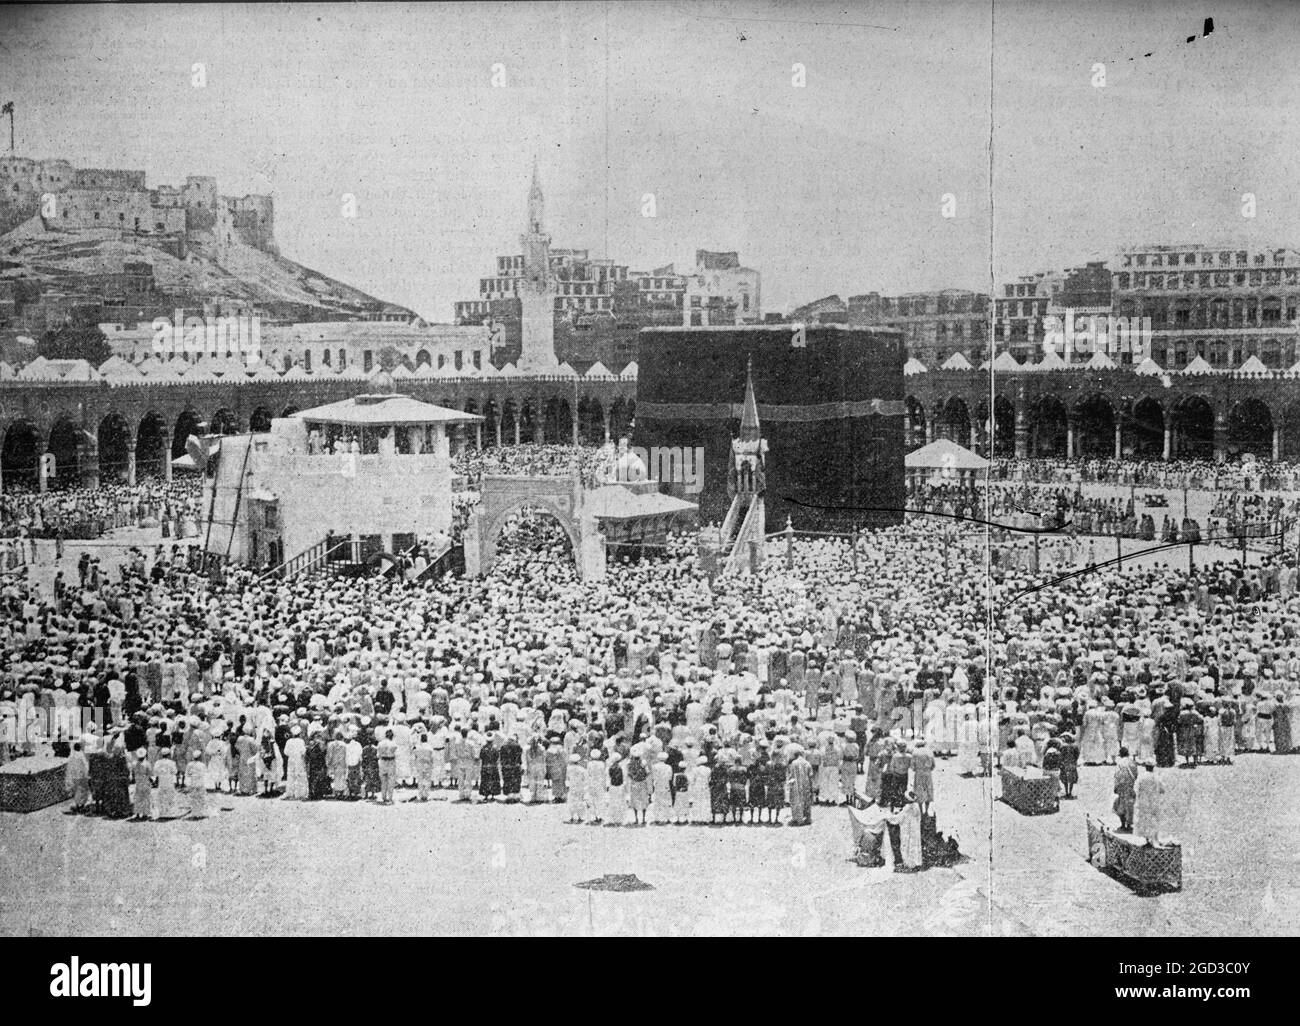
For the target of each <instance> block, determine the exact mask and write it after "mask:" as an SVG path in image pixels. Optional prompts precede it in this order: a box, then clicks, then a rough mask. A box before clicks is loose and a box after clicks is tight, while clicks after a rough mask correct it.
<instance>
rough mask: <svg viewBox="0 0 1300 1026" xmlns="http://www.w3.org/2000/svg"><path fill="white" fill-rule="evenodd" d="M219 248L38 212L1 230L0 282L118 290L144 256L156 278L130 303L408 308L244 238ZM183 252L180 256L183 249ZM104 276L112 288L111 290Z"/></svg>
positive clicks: (317, 316)
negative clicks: (65, 223)
mask: <svg viewBox="0 0 1300 1026" xmlns="http://www.w3.org/2000/svg"><path fill="white" fill-rule="evenodd" d="M213 249H214V247H211V246H204V245H202V244H190V245H188V246H187V247H185V248H184V249H182V248H181V246H180V245H179V244H178V241H177V240H176V239H174V238H171V239H168V238H165V237H164V238H158V237H154V236H147V235H140V236H135V235H133V234H131V233H125V232H121V231H118V230H108V229H99V228H80V227H79V228H51V227H47V226H46V223H45V222H43V221H42V219H41V218H40V217H33V218H30V219H28V220H27V221H24V222H23V223H22V224H20V225H18V226H17V227H16V228H14V229H13V230H12V231H10V232H8V233H6V234H4V235H0V282H3V281H5V280H10V281H12V280H14V279H26V282H25V284H24V285H23V286H22V289H21V291H22V292H24V293H26V294H27V295H28V296H29V297H30V295H31V294H32V293H33V292H35V291H37V290H39V292H40V293H42V294H45V293H64V294H66V295H69V296H74V297H82V296H85V297H96V296H100V297H107V296H111V295H113V294H114V293H113V282H112V278H111V277H110V278H108V279H106V278H104V277H103V276H121V275H122V274H123V272H124V271H125V270H126V265H128V264H132V263H145V264H149V265H151V266H152V268H153V281H152V285H151V286H146V288H147V289H148V291H147V292H146V293H145V294H140V293H138V292H133V293H129V294H126V295H124V296H122V298H123V299H124V300H125V301H126V303H127V304H128V305H129V306H130V307H140V306H143V307H148V308H151V309H152V308H156V309H166V308H167V307H169V306H183V307H188V308H194V307H199V308H201V307H202V306H203V304H204V302H206V301H212V300H232V301H242V302H251V303H256V304H257V305H258V308H259V309H260V310H262V312H263V313H264V315H266V316H269V317H273V318H279V317H295V318H299V319H304V320H328V319H345V318H350V317H359V316H365V315H367V314H377V313H379V312H380V311H386V312H388V313H390V314H394V313H406V314H407V315H408V316H414V315H413V314H411V313H410V311H405V310H404V308H401V307H396V306H394V305H393V304H390V303H387V302H386V301H384V300H381V299H378V298H376V297H375V296H372V295H369V294H368V293H365V292H362V291H361V290H360V289H356V288H353V287H352V286H350V285H346V284H344V283H343V282H340V281H336V280H335V279H333V278H330V277H328V276H326V275H324V274H321V273H319V272H317V271H314V270H312V269H310V268H308V267H304V266H303V265H302V264H299V263H296V262H295V261H293V260H289V259H288V258H286V257H282V256H278V255H275V254H273V253H268V252H265V251H263V250H260V249H256V248H254V247H252V246H249V245H247V244H246V243H244V242H242V241H240V240H239V239H238V238H235V239H233V240H232V241H230V242H228V243H226V244H224V245H222V246H221V247H220V250H219V252H213ZM181 252H183V253H184V258H183V259H182V258H181V257H180V256H178V253H181ZM105 282H108V289H107V291H106V290H105Z"/></svg>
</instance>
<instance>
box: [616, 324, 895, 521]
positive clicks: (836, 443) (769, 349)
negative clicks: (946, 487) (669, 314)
mask: <svg viewBox="0 0 1300 1026" xmlns="http://www.w3.org/2000/svg"><path fill="white" fill-rule="evenodd" d="M903 360H904V354H903V339H902V333H901V332H899V331H897V330H895V329H890V328H850V327H843V326H840V325H806V326H800V325H795V324H770V325H761V326H760V325H737V326H734V327H731V326H726V327H698V328H645V329H643V330H642V331H641V333H640V335H639V336H638V354H637V368H638V370H637V399H636V417H635V426H634V430H633V437H632V443H633V445H635V446H638V447H640V448H641V449H643V450H645V452H646V453H647V454H648V455H649V459H648V460H647V462H648V464H649V468H650V473H651V475H652V476H655V475H656V470H657V468H658V467H660V466H666V465H667V461H666V460H657V459H656V450H658V451H665V450H667V451H673V450H674V449H675V447H681V450H683V451H687V450H690V449H694V448H696V447H702V448H703V450H704V470H703V482H702V489H701V490H699V491H697V492H692V491H688V490H687V486H684V485H683V484H682V482H680V481H675V480H667V479H666V478H667V476H668V475H665V474H659V475H658V476H659V478H660V481H661V488H662V489H663V490H664V491H668V492H670V493H672V494H675V495H679V496H682V497H684V498H688V499H690V500H691V501H692V502H696V503H698V504H699V507H700V520H701V522H702V523H713V522H717V523H721V522H722V520H723V519H724V518H725V517H726V515H727V509H728V507H729V505H730V502H731V497H730V495H729V493H728V484H727V474H728V467H729V461H730V459H731V441H732V439H733V438H735V437H736V434H737V432H738V430H739V424H740V413H741V407H742V403H743V401H744V396H745V380H746V378H745V375H746V367H747V366H749V367H751V368H752V371H751V374H752V380H753V383H754V396H755V399H756V401H757V405H758V415H759V424H760V433H761V435H762V437H763V438H764V439H765V440H766V442H767V445H768V452H767V457H766V465H765V471H766V474H765V477H766V494H765V505H766V507H767V525H768V526H767V530H768V531H769V532H775V531H778V530H781V529H783V528H784V527H785V523H786V518H787V517H789V519H790V520H791V522H792V523H793V524H794V527H795V528H796V529H797V530H804V531H848V530H851V529H853V528H855V527H877V526H884V525H887V524H897V523H901V522H902V519H903V514H902V510H903V506H904V471H903V410H904V392H903Z"/></svg>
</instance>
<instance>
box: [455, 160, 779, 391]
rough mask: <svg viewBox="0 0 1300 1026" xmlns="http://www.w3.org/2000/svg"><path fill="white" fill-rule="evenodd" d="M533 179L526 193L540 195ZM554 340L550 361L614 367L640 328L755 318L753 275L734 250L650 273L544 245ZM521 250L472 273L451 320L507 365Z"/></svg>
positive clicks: (514, 334) (631, 348)
mask: <svg viewBox="0 0 1300 1026" xmlns="http://www.w3.org/2000/svg"><path fill="white" fill-rule="evenodd" d="M540 188H541V187H540V185H539V184H538V183H537V181H536V180H534V183H533V191H532V192H530V206H531V205H532V204H533V202H534V193H535V194H537V195H540ZM546 259H547V261H548V265H549V268H550V279H551V282H552V286H553V290H554V295H553V304H554V311H553V318H554V342H555V348H556V356H557V359H558V360H561V361H565V362H568V363H571V364H573V365H574V366H576V367H579V368H581V366H582V365H584V364H586V365H589V364H592V363H594V362H596V361H597V360H599V361H600V362H602V363H604V364H605V365H606V366H608V367H610V368H611V369H613V370H618V369H620V368H621V367H622V366H624V365H625V364H627V363H628V362H629V361H630V360H632V359H634V357H635V353H636V333H637V332H638V331H640V330H641V329H642V328H645V327H659V326H663V327H670V326H689V325H692V324H694V325H709V324H715V325H716V324H741V323H759V322H761V321H762V319H763V315H762V300H761V276H760V274H759V272H758V271H756V270H754V269H753V268H750V267H743V266H741V263H740V258H739V254H737V253H734V252H713V251H711V250H703V249H701V250H696V253H695V267H694V269H693V270H690V271H679V270H678V269H677V268H676V267H674V265H672V264H668V265H666V266H664V267H657V268H655V269H653V270H650V271H636V270H630V269H629V268H628V265H626V264H620V263H617V262H615V261H614V260H610V259H603V258H597V257H593V256H592V255H591V253H590V251H589V250H585V249H556V248H549V247H548V253H547V257H546ZM526 263H527V261H526V259H525V256H524V254H522V253H519V254H509V255H502V256H498V257H497V258H496V268H495V273H494V274H492V275H491V276H489V277H485V278H480V279H479V294H478V296H477V297H476V298H474V299H467V300H461V301H458V302H457V303H456V304H455V307H454V309H455V322H456V323H457V324H461V325H470V324H481V325H486V326H488V327H489V329H490V330H491V332H492V334H493V337H494V339H496V341H495V342H494V344H493V350H494V358H495V359H496V360H497V362H498V363H509V362H512V361H515V360H517V359H518V358H519V356H520V354H521V352H522V335H523V332H522V328H521V324H522V302H521V296H522V293H523V290H524V283H525V281H526V274H525V264H526Z"/></svg>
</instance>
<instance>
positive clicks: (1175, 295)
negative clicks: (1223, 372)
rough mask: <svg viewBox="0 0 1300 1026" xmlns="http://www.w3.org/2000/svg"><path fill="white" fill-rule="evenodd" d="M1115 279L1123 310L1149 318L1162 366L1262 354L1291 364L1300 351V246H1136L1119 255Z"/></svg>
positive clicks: (1234, 362) (1273, 362)
mask: <svg viewBox="0 0 1300 1026" xmlns="http://www.w3.org/2000/svg"><path fill="white" fill-rule="evenodd" d="M1112 283H1113V284H1112V289H1113V294H1114V312H1115V314H1116V315H1117V316H1120V317H1139V318H1141V317H1145V318H1149V319H1150V322H1151V329H1152V330H1151V334H1152V357H1153V358H1154V359H1155V361H1156V362H1157V363H1158V364H1160V365H1161V366H1162V367H1166V368H1170V369H1178V368H1182V367H1185V366H1187V364H1189V363H1190V362H1191V361H1192V360H1194V359H1196V358H1197V357H1200V358H1201V359H1203V360H1205V361H1206V362H1207V363H1208V364H1209V365H1210V366H1211V367H1214V368H1234V367H1240V366H1241V365H1242V364H1243V363H1244V362H1245V361H1246V360H1248V359H1249V358H1250V357H1251V356H1255V357H1257V358H1258V359H1259V360H1260V361H1261V362H1262V363H1263V364H1264V365H1265V366H1266V367H1269V368H1272V369H1282V370H1285V369H1287V368H1289V367H1291V366H1292V365H1294V364H1295V362H1296V360H1297V359H1300V350H1298V348H1297V343H1298V342H1300V330H1298V329H1297V324H1296V307H1297V297H1298V296H1300V250H1296V249H1292V248H1289V247H1275V248H1268V249H1254V248H1252V249H1240V248H1236V247H1232V248H1229V247H1226V246H1220V247H1215V246H1209V245H1203V244H1190V245H1183V246H1175V245H1145V246H1133V247H1130V248H1128V249H1125V250H1123V251H1122V252H1121V253H1120V255H1119V257H1118V258H1117V259H1116V261H1115V266H1114V268H1113V269H1112Z"/></svg>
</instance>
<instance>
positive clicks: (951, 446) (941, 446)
mask: <svg viewBox="0 0 1300 1026" xmlns="http://www.w3.org/2000/svg"><path fill="white" fill-rule="evenodd" d="M903 466H905V467H907V469H908V470H969V471H978V470H987V469H988V466H989V461H988V460H986V459H985V458H984V457H983V456H980V455H979V454H978V453H974V452H971V451H970V450H969V449H967V448H966V447H965V446H961V445H958V444H957V443H956V442H954V441H951V440H949V439H947V438H940V439H938V440H936V441H933V442H931V443H930V444H929V445H923V446H921V448H919V449H915V450H913V451H912V452H909V453H908V454H907V455H906V456H904V457H903Z"/></svg>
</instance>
